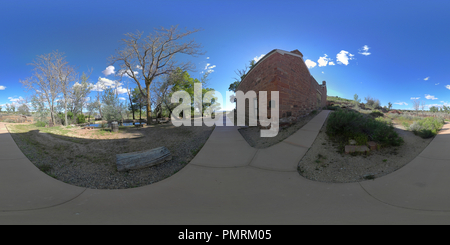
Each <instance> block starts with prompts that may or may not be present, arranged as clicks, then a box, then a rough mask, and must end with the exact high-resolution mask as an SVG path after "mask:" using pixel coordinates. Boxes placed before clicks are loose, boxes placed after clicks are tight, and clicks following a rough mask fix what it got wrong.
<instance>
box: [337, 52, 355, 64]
mask: <svg viewBox="0 0 450 245" xmlns="http://www.w3.org/2000/svg"><path fill="white" fill-rule="evenodd" d="M353 56H354V55H353V54H351V53H349V52H348V51H345V50H341V52H339V53H338V54H337V55H336V60H337V63H338V64H344V65H348V61H349V60H353V59H354V58H353Z"/></svg>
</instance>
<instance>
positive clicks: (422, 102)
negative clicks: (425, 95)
mask: <svg viewBox="0 0 450 245" xmlns="http://www.w3.org/2000/svg"><path fill="white" fill-rule="evenodd" d="M420 109H421V110H422V114H423V112H424V111H425V101H421V102H420Z"/></svg>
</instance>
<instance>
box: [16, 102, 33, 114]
mask: <svg viewBox="0 0 450 245" xmlns="http://www.w3.org/2000/svg"><path fill="white" fill-rule="evenodd" d="M17 111H18V112H19V113H20V114H22V115H28V114H30V109H29V108H28V106H27V104H22V105H21V106H19V108H18V109H17Z"/></svg>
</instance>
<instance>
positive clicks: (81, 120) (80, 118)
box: [77, 114, 86, 124]
mask: <svg viewBox="0 0 450 245" xmlns="http://www.w3.org/2000/svg"><path fill="white" fill-rule="evenodd" d="M85 122H86V117H85V116H84V115H83V114H78V115H77V123H78V124H80V123H85Z"/></svg>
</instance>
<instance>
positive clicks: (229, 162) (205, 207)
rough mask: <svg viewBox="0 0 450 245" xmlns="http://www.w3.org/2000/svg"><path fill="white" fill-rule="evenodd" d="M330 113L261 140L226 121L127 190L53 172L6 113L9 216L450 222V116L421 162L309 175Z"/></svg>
mask: <svg viewBox="0 0 450 245" xmlns="http://www.w3.org/2000/svg"><path fill="white" fill-rule="evenodd" d="M328 113H329V111H322V112H321V113H320V114H319V115H317V116H316V117H315V118H314V119H312V120H311V121H310V122H309V123H308V124H306V125H305V126H304V127H303V128H302V129H300V130H299V131H297V132H296V133H295V134H293V135H292V136H290V137H289V138H287V139H286V140H284V141H283V142H280V143H279V144H277V145H274V146H272V147H269V148H266V149H259V150H258V149H254V148H252V147H250V146H249V145H248V144H247V142H246V141H245V140H244V139H243V138H242V136H241V135H240V134H239V132H238V131H237V129H238V127H235V126H226V127H225V126H224V127H216V128H215V130H214V131H213V132H212V134H211V136H210V138H209V139H208V141H207V143H206V144H205V146H204V147H203V148H202V150H201V151H200V152H199V153H198V154H197V156H196V157H195V158H194V159H193V160H192V161H191V162H190V163H189V164H188V165H187V166H186V167H185V168H183V169H182V170H180V171H179V172H178V173H177V174H175V175H173V176H172V177H170V178H167V179H165V180H163V181H160V182H157V183H155V184H152V185H148V186H143V187H139V188H132V189H123V190H94V189H86V188H81V187H76V186H72V185H68V184H65V183H63V182H60V181H58V180H55V179H53V178H51V177H49V176H47V175H46V174H44V173H42V172H41V171H39V170H38V169H37V168H36V167H35V166H34V165H33V164H32V163H31V162H30V161H29V160H28V159H27V158H26V157H25V156H24V155H23V154H22V152H21V151H20V150H19V149H18V147H17V146H16V144H15V143H14V141H13V139H12V138H11V136H10V134H9V133H8V131H7V130H6V128H5V126H4V124H2V123H0V224H450V151H449V150H448V149H450V124H448V123H447V124H446V125H444V128H443V129H442V130H441V132H440V133H439V135H437V136H436V137H435V139H434V140H433V141H432V142H431V143H430V144H429V145H428V147H427V148H426V149H425V150H424V151H423V152H422V153H421V154H420V155H419V156H418V157H417V158H415V159H414V160H413V161H412V162H411V163H409V164H407V165H406V166H405V167H403V168H401V169H399V170H397V171H395V172H394V173H391V174H389V175H386V176H384V177H381V178H377V179H375V180H367V181H363V182H359V183H347V184H335V183H323V182H316V181H311V180H307V179H305V178H303V177H302V176H300V175H299V174H298V173H297V170H296V168H297V164H298V162H299V160H300V159H301V158H302V157H303V155H304V154H305V153H306V152H307V150H308V148H309V147H310V146H311V144H312V143H313V142H314V140H315V138H316V136H317V134H318V131H319V130H320V128H321V126H322V125H323V122H324V121H325V119H326V117H327V116H328ZM228 122H229V121H228Z"/></svg>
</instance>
